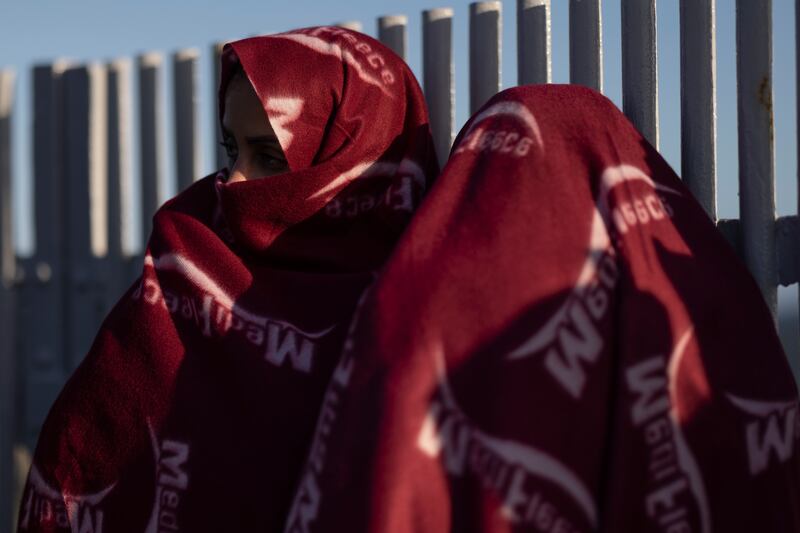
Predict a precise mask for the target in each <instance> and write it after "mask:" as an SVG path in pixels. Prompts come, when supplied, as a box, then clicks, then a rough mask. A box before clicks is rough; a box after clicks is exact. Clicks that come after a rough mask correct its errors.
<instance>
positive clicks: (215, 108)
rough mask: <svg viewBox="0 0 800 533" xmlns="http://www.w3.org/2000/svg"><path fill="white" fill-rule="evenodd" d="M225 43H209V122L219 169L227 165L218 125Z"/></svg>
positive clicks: (216, 166)
mask: <svg viewBox="0 0 800 533" xmlns="http://www.w3.org/2000/svg"><path fill="white" fill-rule="evenodd" d="M224 46H225V43H214V44H212V45H211V61H212V62H213V64H212V65H211V67H212V68H211V72H213V73H214V79H213V80H212V83H211V109H212V113H211V122H212V130H211V131H213V132H214V136H213V139H214V151H213V154H214V170H220V169H222V168H224V167H227V166H228V156H227V155H226V153H225V148H223V147H222V145H221V144H220V143H221V142H222V131H221V130H220V127H219V83H220V78H221V77H222V71H221V68H222V63H221V57H222V49H223V47H224Z"/></svg>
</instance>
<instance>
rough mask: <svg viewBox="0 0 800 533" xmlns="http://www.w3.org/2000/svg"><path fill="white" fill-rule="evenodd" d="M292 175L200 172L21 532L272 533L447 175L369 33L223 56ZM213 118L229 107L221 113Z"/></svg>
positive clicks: (33, 490) (396, 70)
mask: <svg viewBox="0 0 800 533" xmlns="http://www.w3.org/2000/svg"><path fill="white" fill-rule="evenodd" d="M237 62H240V63H241V65H242V67H243V70H244V72H245V74H246V75H247V77H248V78H249V80H250V81H251V83H252V84H253V86H254V88H255V90H256V93H257V94H258V96H259V97H260V99H261V101H262V102H263V104H264V109H265V111H266V114H267V116H268V117H269V121H270V123H271V125H272V126H273V128H274V130H275V132H276V134H277V136H278V139H279V141H280V143H281V146H282V148H283V151H284V152H285V154H286V157H287V161H288V163H289V166H290V168H291V172H289V173H286V174H282V175H278V176H270V177H266V178H263V179H256V180H252V181H246V182H237V183H229V184H228V183H225V178H226V174H227V173H226V171H223V172H221V173H220V174H218V175H216V176H209V177H207V178H205V179H203V180H201V181H199V182H198V183H196V184H195V185H193V186H192V187H190V188H189V189H188V190H186V191H185V192H183V193H181V194H180V195H179V196H178V197H177V198H175V199H174V200H172V201H170V202H168V203H167V204H166V205H165V206H164V207H163V208H162V209H161V210H160V211H159V212H158V213H157V214H156V216H155V218H154V224H153V227H154V229H153V233H152V235H151V237H150V240H149V244H148V247H147V251H146V258H145V264H144V270H143V272H142V276H141V278H140V279H139V280H138V281H137V282H136V283H135V285H134V286H133V287H132V288H131V289H130V290H129V292H128V293H127V294H126V295H125V296H124V297H123V298H122V299H121V300H120V302H119V303H118V304H117V305H116V307H115V308H114V310H113V311H112V312H111V314H110V315H109V316H108V318H107V320H106V321H105V323H104V324H103V326H102V328H101V330H100V332H99V333H98V335H97V338H96V340H95V342H94V345H93V346H92V348H91V351H90V353H89V354H88V356H87V357H86V359H85V361H84V362H83V364H82V365H81V366H80V367H79V369H78V370H77V372H76V373H75V374H74V375H73V377H72V378H71V379H70V380H69V382H68V383H67V385H66V387H65V389H64V390H63V392H62V393H61V395H60V397H59V398H58V400H57V402H56V403H55V405H54V407H53V409H52V411H51V413H50V415H49V417H48V419H47V421H46V423H45V425H44V428H43V429H42V433H41V436H40V440H39V444H38V446H37V449H36V453H35V458H34V464H33V466H32V468H31V471H30V476H29V478H28V483H27V486H26V488H25V491H24V494H23V500H22V504H21V508H20V516H19V529H20V531H26V532H28V531H34V532H45V531H47V532H52V531H72V532H82V533H87V532H93V533H100V532H103V531H104V532H106V533H108V532H120V531H131V532H138V533H141V532H148V533H150V532H161V531H170V532H172V531H185V532H200V531H209V532H212V531H213V532H222V531H237V532H249V531H279V530H280V529H281V528H282V527H283V524H284V522H285V518H286V515H287V513H288V511H289V506H290V503H291V498H292V494H293V490H294V488H295V486H296V485H297V481H298V479H299V475H300V473H301V469H302V465H303V460H304V458H305V457H306V455H307V451H308V447H309V444H310V442H311V438H312V435H313V429H314V422H315V420H316V416H317V413H318V411H319V406H320V404H321V400H322V395H323V393H324V390H325V386H326V384H327V383H328V381H329V377H330V374H331V372H332V370H333V368H334V366H335V365H336V363H337V361H338V357H339V354H340V353H341V346H342V341H343V338H344V336H345V334H346V331H347V328H348V324H349V323H350V319H351V316H352V313H353V310H354V307H355V304H356V302H357V300H358V298H359V295H360V294H361V293H362V291H363V289H364V287H365V286H366V285H367V284H368V283H369V282H370V281H371V280H372V279H373V272H374V271H375V270H376V269H377V268H379V267H380V266H381V265H382V264H383V262H384V261H385V259H386V258H387V257H388V254H389V252H390V251H391V250H392V249H393V247H394V245H395V243H396V241H397V239H398V237H399V235H400V234H401V232H402V230H403V229H404V228H405V226H406V224H407V222H408V220H409V219H410V216H411V212H412V210H413V209H414V207H415V205H416V204H417V203H418V202H419V200H420V198H421V195H422V194H423V191H424V189H425V188H426V186H427V185H428V183H429V182H430V181H431V180H432V179H433V177H434V176H435V175H436V173H437V172H438V169H437V166H436V162H435V161H436V158H435V155H434V152H433V148H432V142H431V137H430V131H429V126H428V119H427V112H426V108H425V103H424V99H423V97H422V94H421V91H420V89H419V87H418V85H417V83H416V81H415V79H414V77H413V75H412V73H411V72H410V70H409V69H408V67H407V66H406V65H405V63H403V61H402V60H401V59H399V58H398V57H397V56H396V55H394V54H393V53H392V52H391V51H390V50H388V49H387V48H385V47H384V46H382V45H381V44H380V43H378V42H377V41H375V40H373V39H370V38H369V37H366V36H364V35H361V34H358V33H355V32H350V31H347V30H342V29H338V28H310V29H306V30H298V31H293V32H289V33H284V34H280V35H274V36H269V37H258V38H252V39H245V40H242V41H238V42H235V43H233V44H231V45H229V46H228V47H227V49H226V51H225V53H224V55H223V75H222V78H223V79H222V84H221V91H220V97H221V98H220V102H221V103H223V102H224V94H225V87H226V86H227V83H228V81H229V80H230V78H231V76H232V75H233V73H234V72H235V68H234V67H236V63H237ZM221 115H222V109H221Z"/></svg>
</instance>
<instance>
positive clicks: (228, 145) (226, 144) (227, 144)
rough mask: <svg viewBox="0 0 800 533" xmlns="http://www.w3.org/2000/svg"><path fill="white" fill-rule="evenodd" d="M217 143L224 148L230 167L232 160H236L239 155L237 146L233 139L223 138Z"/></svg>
mask: <svg viewBox="0 0 800 533" xmlns="http://www.w3.org/2000/svg"><path fill="white" fill-rule="evenodd" d="M219 145H220V146H222V147H223V148H225V155H227V156H228V167H232V166H233V162H234V161H236V158H237V157H238V155H239V148H238V147H237V146H236V142H235V141H234V140H233V139H225V140H223V141H222V142H220V143H219Z"/></svg>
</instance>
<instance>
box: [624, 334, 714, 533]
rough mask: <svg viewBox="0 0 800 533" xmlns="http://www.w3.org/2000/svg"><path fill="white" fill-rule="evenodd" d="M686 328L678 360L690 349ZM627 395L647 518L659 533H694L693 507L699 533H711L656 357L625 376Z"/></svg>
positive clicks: (664, 367) (664, 371) (663, 363)
mask: <svg viewBox="0 0 800 533" xmlns="http://www.w3.org/2000/svg"><path fill="white" fill-rule="evenodd" d="M691 336H692V330H691V329H689V330H688V331H687V332H686V333H684V335H682V336H681V338H680V339H679V340H678V342H677V343H676V344H675V346H674V348H673V351H672V354H671V356H670V361H671V363H670V366H671V365H672V362H673V361H680V359H681V358H682V357H683V354H684V352H685V350H686V348H687V346H688V344H689V341H690V339H691ZM625 383H626V386H627V388H628V391H629V392H630V393H631V396H632V404H631V412H630V416H631V421H632V422H633V425H634V426H635V427H637V428H640V429H641V432H642V433H641V434H642V438H643V441H644V444H645V446H646V448H647V479H648V488H647V492H646V493H645V495H644V508H645V512H646V513H647V516H648V517H649V518H650V519H651V520H652V523H653V524H654V525H655V527H657V528H658V530H660V531H663V532H664V533H671V532H675V531H687V532H690V531H694V527H693V526H692V523H691V522H690V520H692V518H691V516H692V515H691V513H690V509H693V508H695V507H696V508H697V511H698V513H699V515H700V522H701V529H700V531H701V532H702V533H710V531H711V525H710V513H709V510H708V504H707V501H706V496H705V488H704V485H703V482H702V478H701V477H700V474H699V470H698V469H697V464H696V462H695V460H694V457H693V455H692V453H691V450H690V449H689V447H688V446H687V444H686V441H685V439H684V437H683V434H682V432H681V429H680V425H679V422H678V421H677V414H676V412H675V411H674V410H673V407H672V400H671V388H672V387H674V384H671V383H670V376H669V371H668V363H667V359H666V358H665V357H664V356H660V355H656V356H653V357H650V358H648V359H645V360H643V361H639V362H637V363H636V364H634V365H631V366H630V367H628V369H627V370H626V371H625Z"/></svg>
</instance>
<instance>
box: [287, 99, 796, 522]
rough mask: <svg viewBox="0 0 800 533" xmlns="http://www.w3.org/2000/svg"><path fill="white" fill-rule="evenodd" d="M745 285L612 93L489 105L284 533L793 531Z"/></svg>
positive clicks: (421, 232) (765, 347)
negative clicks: (611, 98)
mask: <svg viewBox="0 0 800 533" xmlns="http://www.w3.org/2000/svg"><path fill="white" fill-rule="evenodd" d="M799 448H800V419H798V395H797V389H796V386H795V384H794V381H793V379H792V376H791V372H790V370H789V367H788V364H787V361H786V357H785V355H784V353H783V351H782V349H781V347H780V344H779V340H778V337H777V336H776V333H775V327H774V325H773V322H772V318H771V316H770V313H769V312H768V310H767V308H766V305H765V304H764V302H763V299H762V297H761V295H760V293H759V290H758V288H757V287H756V284H755V283H754V281H753V280H752V278H751V277H750V275H749V274H748V272H747V271H746V270H745V268H744V267H743V266H742V264H741V263H740V261H739V260H738V259H737V257H736V256H735V255H734V252H733V251H732V249H731V248H730V247H729V246H728V244H727V243H726V242H725V241H724V239H723V237H722V236H721V235H720V234H719V233H718V232H717V230H716V229H715V228H714V225H713V224H712V222H711V221H710V220H709V219H708V218H707V216H706V215H705V213H704V212H703V210H702V208H701V207H700V206H699V204H698V203H697V202H696V201H695V200H694V199H693V198H692V197H691V196H690V194H689V193H688V191H687V189H686V187H684V185H683V184H682V183H681V181H680V180H679V179H678V177H677V176H676V175H675V174H674V172H673V171H672V170H671V169H670V168H669V166H668V165H667V164H666V163H665V161H664V160H663V159H662V158H661V157H660V156H659V154H658V153H657V152H656V150H655V149H653V148H652V147H651V146H650V145H649V144H648V143H647V142H646V141H645V140H644V139H643V138H642V136H641V135H640V134H639V133H638V132H637V131H636V130H635V129H634V128H633V127H632V126H631V124H630V123H629V122H628V121H627V120H626V119H625V117H624V116H623V115H622V113H620V112H619V111H618V110H617V109H616V108H615V107H614V106H613V105H612V104H611V103H610V102H609V101H608V100H606V99H605V98H604V97H602V96H601V95H599V94H597V93H595V92H593V91H590V90H588V89H584V88H580V87H571V86H536V87H521V88H516V89H511V90H508V91H505V92H503V93H501V94H499V95H498V96H496V97H494V98H493V99H492V100H490V101H489V102H488V103H487V104H486V105H485V106H484V107H483V108H482V109H481V110H480V111H479V112H478V113H477V114H476V115H475V116H474V117H473V118H472V119H471V120H470V121H469V122H468V123H467V125H466V126H465V128H464V130H463V131H462V132H461V134H460V136H459V138H458V139H457V141H456V143H455V145H454V150H453V153H452V154H451V158H450V160H449V162H448V164H447V166H446V167H445V168H444V170H443V172H442V175H441V176H440V177H439V178H438V179H437V182H436V185H435V186H434V187H433V188H432V190H431V192H430V194H429V195H428V196H427V197H426V199H425V202H424V203H423V205H422V207H421V208H420V210H419V211H418V212H417V213H416V215H415V217H414V219H413V220H412V222H411V224H410V226H409V228H408V229H407V231H406V233H405V234H404V236H403V238H402V239H401V241H400V242H399V244H398V246H397V248H396V249H395V252H394V253H393V255H392V258H391V259H390V260H389V261H388V262H387V264H386V266H385V269H384V271H383V273H382V275H381V277H380V278H378V280H377V282H376V284H375V285H374V286H373V287H372V288H371V289H370V290H369V291H368V292H367V293H366V296H365V298H364V300H363V302H362V303H361V304H360V305H359V310H358V311H357V312H356V318H355V320H354V323H353V325H352V333H351V334H350V335H349V336H348V338H347V340H346V341H345V348H344V352H343V355H342V359H341V360H340V362H339V364H338V365H337V368H336V369H335V370H334V372H333V378H332V380H331V384H330V385H329V388H328V390H327V392H326V395H325V398H324V400H323V404H322V410H321V413H320V417H319V420H318V425H317V429H316V433H315V439H314V443H313V444H312V448H311V452H310V456H309V459H308V461H307V464H306V467H305V472H304V474H303V478H302V481H301V484H300V486H299V488H298V492H297V494H296V496H295V500H294V503H293V506H292V511H291V513H290V517H289V521H288V524H287V528H286V531H287V532H292V533H294V532H309V531H310V532H330V531H352V532H356V531H357V532H369V533H378V532H380V533H410V532H414V533H440V532H446V531H453V532H484V533H489V532H491V533H500V532H512V531H515V532H522V531H525V532H550V533H556V532H558V533H576V532H582V533H586V532H591V531H603V532H609V533H649V532H660V533H687V532H697V533H711V532H722V533H731V532H755V531H758V532H770V533H777V532H781V533H788V532H798V531H800V450H799Z"/></svg>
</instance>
